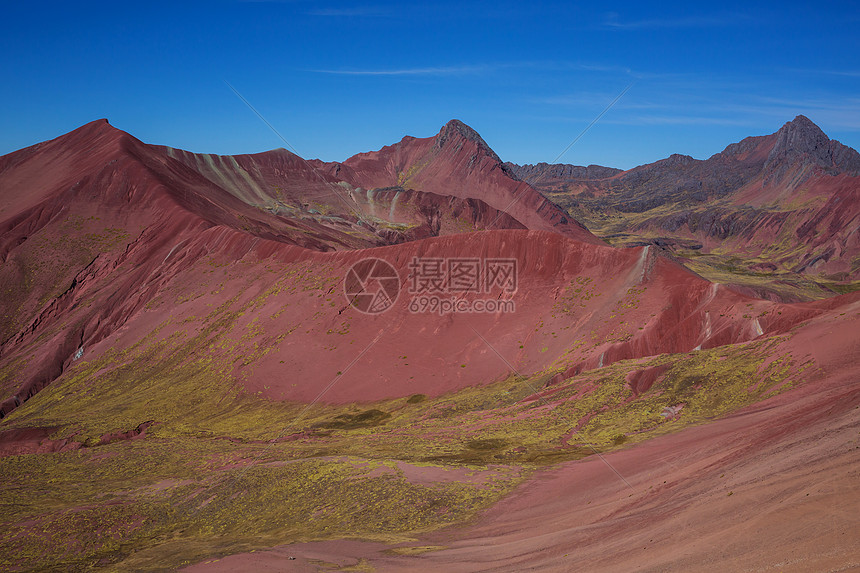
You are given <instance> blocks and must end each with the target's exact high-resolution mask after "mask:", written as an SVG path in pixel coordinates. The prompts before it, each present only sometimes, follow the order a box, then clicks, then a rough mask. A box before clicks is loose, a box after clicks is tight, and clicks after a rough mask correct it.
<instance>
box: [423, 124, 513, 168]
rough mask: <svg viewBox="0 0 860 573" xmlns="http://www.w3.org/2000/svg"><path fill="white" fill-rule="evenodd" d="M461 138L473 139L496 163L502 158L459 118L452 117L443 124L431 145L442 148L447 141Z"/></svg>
mask: <svg viewBox="0 0 860 573" xmlns="http://www.w3.org/2000/svg"><path fill="white" fill-rule="evenodd" d="M462 139H466V140H467V141H474V142H475V143H476V144H477V145H478V148H479V149H481V150H483V151H484V153H486V154H487V155H489V156H490V157H492V158H493V159H494V160H495V161H496V162H497V163H501V162H502V160H501V159H499V156H498V155H496V152H495V151H493V150H492V148H490V146H489V145H487V142H486V141H484V139H483V138H482V137H481V136H480V135H479V134H478V132H477V131H475V130H474V129H472V128H471V127H469V126H468V125H466V124H465V123H463V122H462V121H460V120H459V119H452V120H451V121H449V122H448V123H446V124H445V127H443V128H442V130H441V131H440V132H439V134H438V135H437V136H436V141H434V143H433V146H434V147H435V148H436V149H439V150H441V149H443V148H444V147H445V145H446V144H447V143H448V142H449V141H458V140H460V141H462Z"/></svg>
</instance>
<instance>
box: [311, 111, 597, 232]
mask: <svg viewBox="0 0 860 573" xmlns="http://www.w3.org/2000/svg"><path fill="white" fill-rule="evenodd" d="M321 165H322V164H321ZM325 167H326V169H327V170H328V171H329V172H330V173H332V174H334V175H335V176H336V177H338V178H340V179H343V180H344V181H348V182H349V183H351V184H352V185H354V186H357V187H364V188H367V189H374V188H386V187H392V186H399V187H405V188H407V189H416V190H420V191H428V192H431V193H440V194H445V195H453V196H455V197H462V198H472V199H480V200H481V201H484V202H485V203H487V204H488V205H490V206H492V207H493V208H495V209H498V210H500V211H504V212H506V213H509V214H510V215H511V216H512V217H514V218H515V219H517V220H518V221H520V222H522V223H523V224H524V225H525V226H526V227H528V228H529V229H536V230H552V231H555V232H557V233H561V234H563V235H565V236H568V237H571V238H574V239H578V240H580V241H585V242H589V243H594V244H597V243H599V242H600V241H599V240H598V239H596V238H595V237H594V236H593V235H592V234H591V233H589V232H588V231H587V230H586V229H585V227H583V226H582V225H580V224H579V223H578V222H577V221H575V220H574V219H572V218H571V217H569V216H568V215H567V214H566V213H565V212H564V211H563V210H561V209H559V208H558V207H557V206H556V205H555V204H553V203H551V202H549V201H547V200H546V199H545V198H544V197H543V196H541V194H540V193H538V192H537V191H535V189H534V188H532V187H531V186H530V185H528V184H527V183H524V182H522V181H520V180H518V179H517V178H516V177H515V176H514V175H513V173H512V172H511V171H510V170H508V169H507V168H506V167H505V166H504V164H502V162H501V160H500V159H499V157H498V156H497V155H496V154H495V153H494V152H493V151H492V149H490V147H489V146H488V145H487V144H486V142H484V140H483V139H481V137H480V136H479V135H478V134H477V133H476V132H475V131H474V130H473V129H472V128H470V127H469V126H467V125H465V124H464V123H463V122H461V121H458V120H451V121H449V122H448V123H447V124H446V125H445V126H444V127H443V128H442V130H441V131H440V132H439V133H438V134H437V135H436V136H435V137H427V138H414V137H404V138H403V139H402V140H401V141H400V142H399V143H396V144H394V145H389V146H386V147H383V148H382V149H380V150H379V151H371V152H368V153H360V154H358V155H355V156H353V157H351V158H349V159H347V160H346V161H345V162H343V163H333V164H326V165H325Z"/></svg>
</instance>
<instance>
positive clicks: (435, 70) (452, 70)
mask: <svg viewBox="0 0 860 573" xmlns="http://www.w3.org/2000/svg"><path fill="white" fill-rule="evenodd" d="M497 67H498V66H486V65H482V66H438V67H426V68H399V69H390V70H309V71H311V72H314V73H318V74H335V75H341V76H452V75H463V74H477V73H483V72H487V71H491V70H493V69H495V68H497Z"/></svg>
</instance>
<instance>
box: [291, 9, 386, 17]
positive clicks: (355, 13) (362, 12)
mask: <svg viewBox="0 0 860 573" xmlns="http://www.w3.org/2000/svg"><path fill="white" fill-rule="evenodd" d="M388 13H389V11H388V10H385V9H383V8H379V7H375V6H357V7H355V8H320V9H316V10H311V11H309V12H307V14H308V16H323V17H330V18H343V17H347V18H355V17H359V16H385V15H386V14H388Z"/></svg>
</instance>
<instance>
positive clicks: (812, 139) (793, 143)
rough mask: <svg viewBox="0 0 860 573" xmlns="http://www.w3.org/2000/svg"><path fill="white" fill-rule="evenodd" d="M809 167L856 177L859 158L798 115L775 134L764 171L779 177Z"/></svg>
mask: <svg viewBox="0 0 860 573" xmlns="http://www.w3.org/2000/svg"><path fill="white" fill-rule="evenodd" d="M812 165H814V166H816V167H820V168H822V169H824V170H825V171H827V172H830V173H833V174H835V173H839V172H847V173H851V174H856V173H857V172H858V169H860V155H858V154H857V152H856V151H854V150H853V149H851V148H850V147H846V146H844V145H842V144H841V143H839V142H838V141H835V140H831V139H830V138H829V137H827V135H826V134H825V133H824V132H823V131H822V130H821V128H820V127H818V126H817V125H815V123H814V122H813V121H812V120H810V119H809V118H808V117H806V116H805V115H798V116H797V117H795V118H794V119H793V120H792V121H789V122H788V123H786V124H785V125H783V126H782V127H781V128H780V129H779V131H777V132H776V141H775V142H774V145H773V149H771V151H770V154H769V155H768V158H767V163H766V165H765V168H766V169H768V170H769V171H770V172H771V174H775V175H777V176H782V175H783V174H784V173H785V172H786V170H787V169H789V168H791V167H792V166H812Z"/></svg>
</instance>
